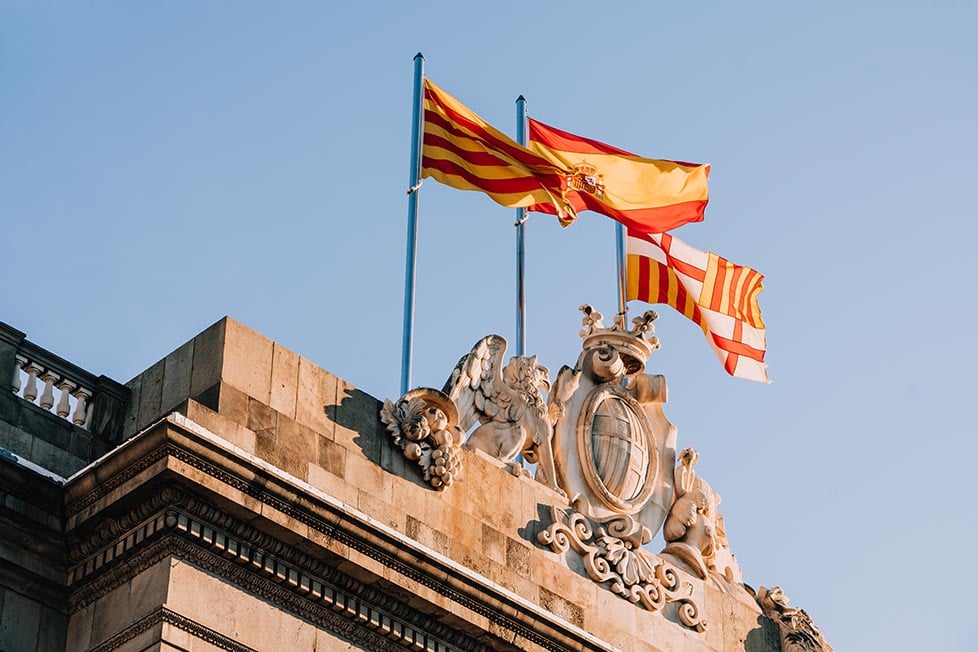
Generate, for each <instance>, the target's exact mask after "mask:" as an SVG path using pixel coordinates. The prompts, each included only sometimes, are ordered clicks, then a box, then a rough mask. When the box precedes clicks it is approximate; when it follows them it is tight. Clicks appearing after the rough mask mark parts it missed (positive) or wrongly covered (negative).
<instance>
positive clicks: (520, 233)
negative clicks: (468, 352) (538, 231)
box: [516, 95, 526, 356]
mask: <svg viewBox="0 0 978 652" xmlns="http://www.w3.org/2000/svg"><path fill="white" fill-rule="evenodd" d="M516 142H517V143H519V144H520V145H526V98H525V97H523V96H522V95H520V96H519V97H517V98H516ZM525 227H526V209H525V208H517V209H516V355H518V356H519V355H523V354H524V353H525V351H526V280H525V271H526V260H525V247H526V240H525V238H526V233H525Z"/></svg>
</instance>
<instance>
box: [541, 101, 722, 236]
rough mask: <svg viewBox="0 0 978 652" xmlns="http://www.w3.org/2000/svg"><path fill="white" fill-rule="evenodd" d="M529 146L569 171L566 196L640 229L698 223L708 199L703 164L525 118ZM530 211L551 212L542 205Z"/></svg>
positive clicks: (580, 207) (580, 205) (706, 170)
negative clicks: (644, 153) (654, 155)
mask: <svg viewBox="0 0 978 652" xmlns="http://www.w3.org/2000/svg"><path fill="white" fill-rule="evenodd" d="M529 122H530V142H529V148H530V149H532V150H533V151H535V152H536V153H538V154H539V155H540V156H542V157H543V158H545V159H547V160H548V161H550V162H551V163H553V164H554V165H557V166H559V167H562V168H564V169H566V170H568V171H569V173H568V178H567V182H568V185H569V186H570V188H569V189H568V191H567V199H568V200H569V201H570V203H571V205H572V206H573V207H574V209H575V211H582V210H585V209H589V210H592V211H595V212H597V213H601V214H602V215H607V216H608V217H610V218H612V219H614V220H617V221H619V222H621V223H622V224H624V225H625V226H627V227H628V228H631V229H637V230H640V231H642V232H643V233H661V232H663V231H668V230H670V229H674V228H676V227H677V226H681V225H683V224H686V223H687V222H701V221H702V220H703V212H704V210H705V209H706V204H707V202H708V201H709V198H710V194H709V191H708V189H707V178H708V177H709V175H710V166H709V165H708V164H702V165H701V164H698V163H681V162H678V161H663V160H656V159H649V158H641V157H639V156H636V155H634V154H631V153H629V152H626V151H625V150H622V149H618V148H616V147H612V146H611V145H605V144H604V143H599V142H598V141H596V140H591V139H590V138H583V137H581V136H575V135H574V134H571V133H567V132H566V131H561V130H560V129H557V128H555V127H551V126H549V125H545V124H543V123H542V122H537V121H536V120H533V119H532V118H531V119H530V121H529ZM530 210H535V211H540V212H543V213H552V212H553V210H552V208H551V207H550V206H549V205H547V204H541V205H539V206H534V207H532V208H531V209H530Z"/></svg>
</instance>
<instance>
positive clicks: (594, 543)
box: [537, 505, 706, 632]
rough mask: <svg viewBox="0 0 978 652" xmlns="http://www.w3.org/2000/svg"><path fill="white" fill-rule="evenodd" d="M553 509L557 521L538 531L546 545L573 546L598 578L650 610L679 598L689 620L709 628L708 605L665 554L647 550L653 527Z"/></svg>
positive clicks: (693, 626) (623, 517) (679, 610)
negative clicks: (695, 595) (594, 521)
mask: <svg viewBox="0 0 978 652" xmlns="http://www.w3.org/2000/svg"><path fill="white" fill-rule="evenodd" d="M575 506H576V505H575ZM551 510H552V518H553V523H552V524H551V525H550V526H549V527H547V529H545V530H543V531H542V532H540V533H539V534H538V535H537V541H538V542H539V543H540V544H542V545H544V546H547V547H548V548H550V549H551V550H553V551H554V552H557V553H564V552H567V551H568V550H570V549H573V550H574V551H575V552H576V553H578V554H579V555H580V556H581V560H582V562H583V565H584V570H585V572H587V574H588V577H590V578H591V579H592V580H593V581H595V582H597V583H599V584H606V585H607V588H608V589H609V590H611V591H612V592H613V593H616V594H617V595H619V596H621V597H622V598H624V599H626V600H628V601H629V602H633V603H636V604H638V605H640V606H641V607H643V608H645V609H648V610H649V611H658V610H660V609H662V608H663V607H664V606H665V605H666V604H669V603H675V604H676V609H677V612H676V613H677V616H678V617H679V621H680V622H681V623H682V624H683V625H685V626H686V627H689V628H690V629H694V630H696V631H698V632H702V631H705V630H706V620H704V618H703V610H702V608H701V607H699V606H697V605H696V603H695V602H694V601H693V600H692V599H691V598H690V597H689V588H690V587H689V584H688V583H687V582H684V581H682V580H681V579H680V575H679V573H677V572H676V569H675V568H673V567H671V566H670V565H669V564H668V563H666V562H665V561H664V560H663V559H661V558H659V557H657V556H655V555H653V554H651V553H650V552H648V551H646V550H643V549H642V546H643V545H644V544H646V543H648V542H649V541H650V540H651V539H652V532H651V531H650V530H649V529H648V528H647V527H645V526H643V525H642V524H641V523H639V522H638V521H636V520H635V519H634V518H632V517H631V516H627V515H618V516H612V517H609V518H607V519H604V520H601V521H598V522H597V526H595V525H593V524H592V523H591V521H590V520H589V519H588V518H587V517H585V516H584V515H583V514H581V513H579V512H577V511H570V512H569V513H567V514H566V515H565V514H564V513H563V512H562V511H561V510H560V509H558V508H556V507H552V508H551Z"/></svg>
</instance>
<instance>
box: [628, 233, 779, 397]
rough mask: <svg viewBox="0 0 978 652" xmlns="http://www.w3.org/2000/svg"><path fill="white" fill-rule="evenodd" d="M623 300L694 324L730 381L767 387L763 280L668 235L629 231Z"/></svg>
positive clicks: (744, 269)
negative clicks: (667, 309)
mask: <svg viewBox="0 0 978 652" xmlns="http://www.w3.org/2000/svg"><path fill="white" fill-rule="evenodd" d="M627 250H628V262H627V265H626V278H627V284H626V291H625V294H626V298H627V299H628V300H632V299H638V300H640V301H645V302H646V303H666V304H669V305H670V306H672V307H673V308H675V309H676V310H678V311H679V312H681V313H682V314H684V315H686V317H688V318H689V319H691V320H693V321H694V322H696V323H697V324H699V326H700V328H702V329H703V333H704V334H705V335H706V340H707V342H709V344H710V346H711V347H712V348H713V350H714V351H715V352H716V354H717V357H719V358H720V362H721V363H723V368H724V369H726V370H727V373H729V374H730V375H731V376H737V377H738V378H747V379H749V380H757V381H760V382H765V383H766V382H769V381H768V378H767V366H766V365H765V364H764V353H765V351H766V350H767V343H766V339H765V334H764V322H763V320H762V319H761V309H760V307H759V306H758V305H757V297H758V295H759V294H760V293H761V290H763V289H764V286H763V285H762V284H761V282H762V281H763V280H764V277H763V276H762V275H761V274H759V273H758V272H756V271H755V270H753V269H751V268H750V267H743V266H741V265H735V264H733V263H731V262H730V261H729V260H726V259H724V258H721V257H720V256H718V255H716V254H715V253H712V252H708V251H700V250H699V249H695V248H693V247H690V246H689V245H688V244H686V243H685V242H683V241H682V240H680V239H679V238H676V237H674V236H671V235H669V234H668V233H640V232H638V231H634V230H631V229H630V230H629V231H628V239H627Z"/></svg>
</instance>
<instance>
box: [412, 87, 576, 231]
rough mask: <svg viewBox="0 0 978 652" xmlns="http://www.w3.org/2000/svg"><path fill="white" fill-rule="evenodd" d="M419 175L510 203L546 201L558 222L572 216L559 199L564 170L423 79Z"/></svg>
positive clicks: (517, 205) (525, 204) (521, 205)
mask: <svg viewBox="0 0 978 652" xmlns="http://www.w3.org/2000/svg"><path fill="white" fill-rule="evenodd" d="M421 176H422V177H430V178H432V179H434V180H436V181H439V182H441V183H444V184H445V185H447V186H451V187H452V188H458V189H460V190H478V191H479V192H484V193H485V194H487V195H489V197H490V198H492V200H493V201H495V202H496V203H498V204H501V205H503V206H507V207H509V208H525V207H528V206H533V205H542V206H547V212H549V213H552V214H556V215H557V216H558V218H559V219H561V221H562V223H563V222H564V221H566V222H568V223H569V222H570V221H571V220H573V218H574V217H576V215H575V213H574V211H573V208H572V207H571V206H570V204H569V203H568V202H567V201H566V200H565V199H564V191H565V188H566V183H567V172H566V170H564V169H562V168H561V167H560V166H559V165H555V164H553V163H551V162H550V161H548V160H547V159H545V158H543V157H541V156H539V155H538V154H535V153H533V152H531V151H530V150H529V149H527V148H525V147H523V146H522V145H520V144H518V143H517V142H516V141H514V140H512V139H511V138H509V137H508V136H506V135H505V134H503V133H502V132H501V131H498V130H497V129H495V128H493V127H492V125H490V124H489V123H488V122H486V121H485V120H483V119H482V118H480V117H479V116H477V115H476V114H475V113H473V112H472V111H471V110H470V109H469V108H468V107H466V106H465V105H464V104H462V103H461V102H459V101H458V100H456V99H455V98H454V97H452V96H451V95H449V94H448V93H446V92H445V91H443V90H441V89H440V88H438V87H437V86H435V85H434V84H433V83H431V82H430V81H429V80H427V79H425V80H424V138H423V141H422V147H421Z"/></svg>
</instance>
